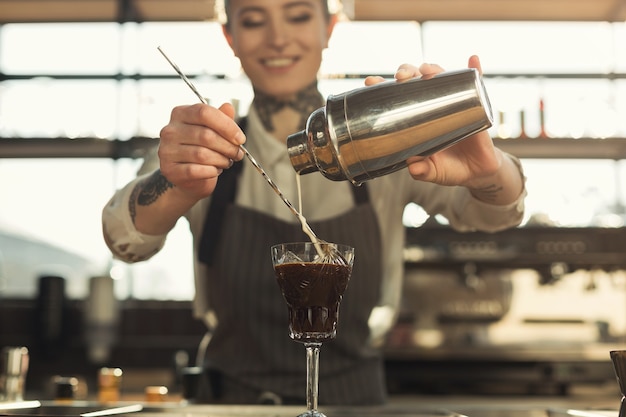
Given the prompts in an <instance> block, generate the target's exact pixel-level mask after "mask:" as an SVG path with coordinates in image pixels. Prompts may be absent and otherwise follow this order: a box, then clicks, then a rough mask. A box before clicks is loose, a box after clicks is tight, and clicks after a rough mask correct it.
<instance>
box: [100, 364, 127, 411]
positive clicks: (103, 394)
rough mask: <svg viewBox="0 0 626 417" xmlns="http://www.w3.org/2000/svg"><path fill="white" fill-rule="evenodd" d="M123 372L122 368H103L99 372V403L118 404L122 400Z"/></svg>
mask: <svg viewBox="0 0 626 417" xmlns="http://www.w3.org/2000/svg"><path fill="white" fill-rule="evenodd" d="M122 374H123V372H122V370H121V369H120V368H101V369H100V371H99V372H98V401H99V402H101V403H110V402H117V401H119V400H120V387H121V385H122Z"/></svg>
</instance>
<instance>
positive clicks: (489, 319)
mask: <svg viewBox="0 0 626 417" xmlns="http://www.w3.org/2000/svg"><path fill="white" fill-rule="evenodd" d="M406 239H407V244H406V247H405V260H406V263H405V280H404V292H403V301H402V309H401V313H400V317H399V319H398V323H397V325H396V327H395V328H394V329H393V330H392V332H391V333H390V335H389V339H388V343H387V357H388V368H389V375H390V377H389V379H390V387H391V389H392V390H398V391H399V392H402V391H403V390H413V391H416V390H417V391H420V390H423V391H426V392H440V393H449V392H455V393H458V392H465V391H470V392H472V393H476V392H478V393H482V392H488V393H494V392H502V393H507V394H517V393H521V394H535V393H536V394H543V393H548V394H563V395H567V394H571V393H572V392H576V391H578V390H580V389H584V388H583V387H596V388H598V389H601V388H603V387H608V389H609V390H615V389H616V388H615V387H616V385H615V375H614V372H613V368H612V365H611V361H610V357H609V352H610V351H611V350H613V349H621V348H623V346H624V345H625V344H626V304H625V303H624V300H625V298H626V229H625V228H586V227H585V228H573V227H572V228H569V227H568V228H561V227H543V226H530V225H529V226H525V227H520V228H515V229H510V230H506V231H502V232H498V233H494V234H491V233H482V232H472V233H459V232H455V231H454V230H452V229H451V228H449V227H448V226H445V225H442V224H439V223H438V222H436V221H435V220H434V219H430V220H429V221H427V222H426V223H425V224H424V225H422V226H421V227H419V228H411V227H407V229H406Z"/></svg>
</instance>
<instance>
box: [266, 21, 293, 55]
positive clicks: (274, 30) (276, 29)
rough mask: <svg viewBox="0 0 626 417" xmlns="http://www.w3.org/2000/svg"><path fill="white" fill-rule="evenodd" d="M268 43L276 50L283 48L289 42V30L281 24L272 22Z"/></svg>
mask: <svg viewBox="0 0 626 417" xmlns="http://www.w3.org/2000/svg"><path fill="white" fill-rule="evenodd" d="M268 42H269V43H270V45H271V46H272V47H274V48H276V49H282V48H284V47H285V46H286V45H287V43H288V42H289V30H288V28H287V27H286V25H285V24H283V23H281V22H273V23H272V24H271V26H270V30H269V33H268Z"/></svg>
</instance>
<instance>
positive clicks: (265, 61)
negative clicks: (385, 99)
mask: <svg viewBox="0 0 626 417" xmlns="http://www.w3.org/2000/svg"><path fill="white" fill-rule="evenodd" d="M322 1H326V0H230V1H229V6H228V7H229V23H228V26H227V27H224V34H225V36H226V40H227V41H228V43H229V45H230V47H231V48H232V50H233V52H234V53H235V55H236V56H237V57H238V58H239V60H240V61H241V65H242V67H243V70H244V71H245V72H246V74H247V76H248V78H250V81H251V82H252V85H253V86H254V88H255V89H257V90H260V91H262V92H264V93H266V94H270V95H272V96H276V97H285V98H289V97H290V96H292V95H294V94H295V93H297V92H298V91H300V90H302V89H303V88H305V87H307V86H309V85H310V84H311V83H312V82H313V81H315V79H316V77H317V73H318V70H319V68H320V64H321V61H322V51H323V50H324V49H325V48H326V47H327V46H328V40H329V39H330V35H331V33H332V30H333V27H334V24H335V18H334V17H331V19H330V21H329V20H328V18H327V17H326V14H325V11H324V7H323V4H322Z"/></svg>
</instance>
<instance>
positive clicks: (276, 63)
mask: <svg viewBox="0 0 626 417" xmlns="http://www.w3.org/2000/svg"><path fill="white" fill-rule="evenodd" d="M294 61H295V60H294V59H293V58H270V59H266V60H264V63H265V65H266V66H268V67H273V68H278V67H286V66H289V65H291V64H293V63H294Z"/></svg>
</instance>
